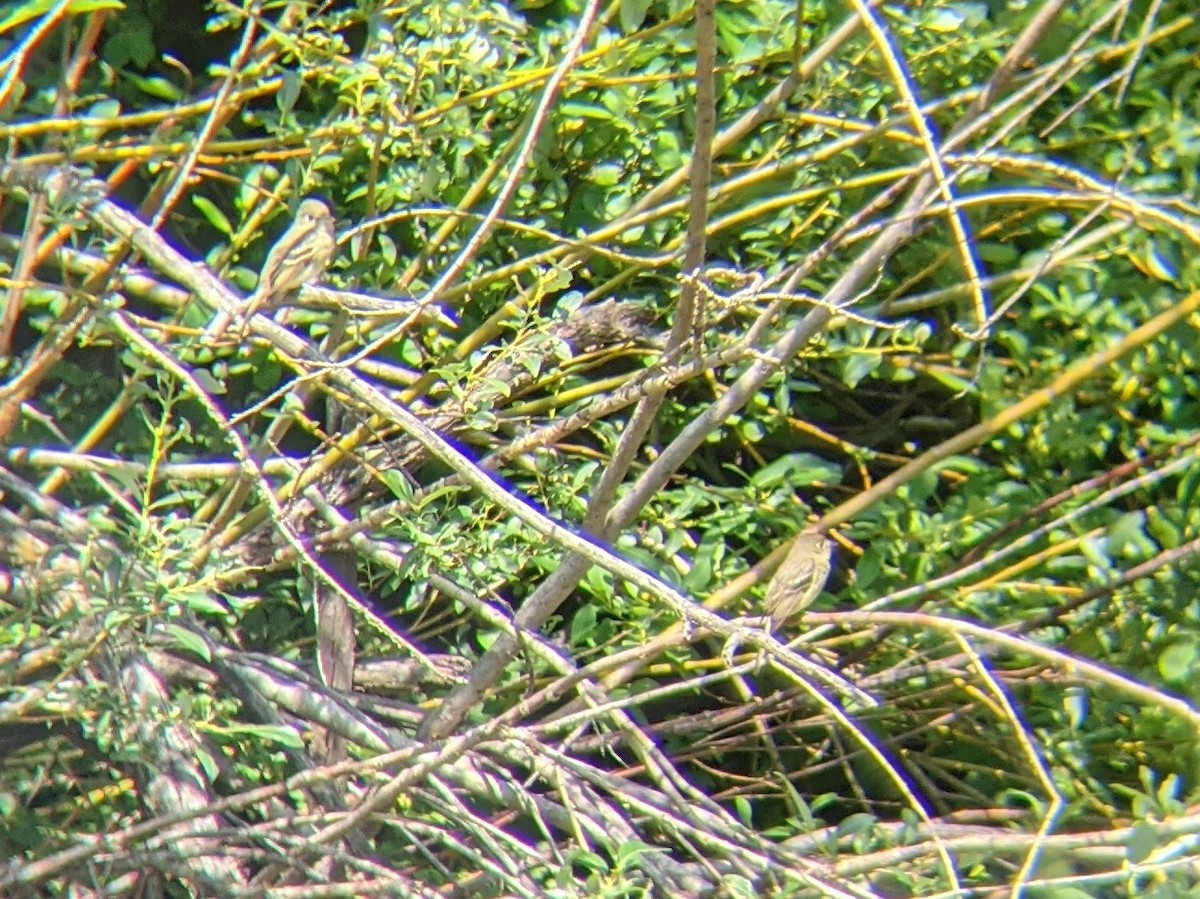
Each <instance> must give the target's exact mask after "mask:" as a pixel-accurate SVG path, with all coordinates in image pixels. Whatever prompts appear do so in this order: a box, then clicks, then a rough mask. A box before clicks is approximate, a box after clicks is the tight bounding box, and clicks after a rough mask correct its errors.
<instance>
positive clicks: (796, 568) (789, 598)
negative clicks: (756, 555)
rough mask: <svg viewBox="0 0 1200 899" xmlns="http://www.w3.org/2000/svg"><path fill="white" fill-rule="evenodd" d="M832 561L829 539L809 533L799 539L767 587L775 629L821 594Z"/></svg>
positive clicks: (768, 610)
mask: <svg viewBox="0 0 1200 899" xmlns="http://www.w3.org/2000/svg"><path fill="white" fill-rule="evenodd" d="M832 561H833V541H832V540H830V539H829V538H828V537H825V536H823V535H821V534H818V533H816V532H813V531H808V532H805V533H803V534H801V535H800V536H799V537H797V538H796V542H795V543H794V544H792V548H791V549H790V550H789V551H788V554H787V558H785V559H784V560H783V564H782V565H780V566H779V570H778V571H776V572H775V577H773V578H771V582H770V583H769V584H768V585H767V598H766V602H765V603H764V606H765V608H766V611H767V614H768V615H770V616H771V627H772V628H779V627H782V626H783V625H784V624H786V623H787V622H788V621H789V620H791V619H792V618H795V617H796V616H797V615H799V614H800V613H801V612H803V611H804V610H805V609H807V608H808V607H809V606H810V605H812V603H813V600H815V599H816V598H817V597H818V596H820V595H821V590H822V589H823V588H824V586H825V582H826V581H827V580H829V569H830V564H831V563H832Z"/></svg>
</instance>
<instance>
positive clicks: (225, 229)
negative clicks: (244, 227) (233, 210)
mask: <svg viewBox="0 0 1200 899" xmlns="http://www.w3.org/2000/svg"><path fill="white" fill-rule="evenodd" d="M192 205H193V206H195V207H196V208H197V209H199V210H200V214H201V215H202V216H204V217H205V218H206V219H207V220H208V223H209V224H210V225H212V226H213V227H214V228H216V229H217V230H218V231H220V232H221V233H222V234H224V235H225V236H227V237H228V236H231V235H232V234H233V226H232V225H230V224H229V219H227V218H226V217H225V213H223V212H222V211H221V210H220V209H218V208H217V207H216V205H215V204H214V203H213V202H212V201H211V200H209V199H208V198H207V197H202V196H200V195H199V194H192Z"/></svg>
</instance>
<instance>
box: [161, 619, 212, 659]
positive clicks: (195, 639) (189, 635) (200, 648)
mask: <svg viewBox="0 0 1200 899" xmlns="http://www.w3.org/2000/svg"><path fill="white" fill-rule="evenodd" d="M163 630H165V631H166V632H167V633H168V634H170V635H171V639H172V640H173V641H174V643H175V645H176V646H178V647H179V648H180V649H183V650H185V651H187V652H190V653H191V654H192V655H194V656H196V657H197V658H200V659H203V660H204V661H206V662H211V661H212V656H210V655H209V652H208V644H207V643H206V642H205V641H204V639H203V638H201V637H200V636H199V635H198V634H196V633H195V632H194V631H192V630H191V629H190V628H186V627H183V626H182V625H178V624H167V625H166V626H165V627H164V628H163Z"/></svg>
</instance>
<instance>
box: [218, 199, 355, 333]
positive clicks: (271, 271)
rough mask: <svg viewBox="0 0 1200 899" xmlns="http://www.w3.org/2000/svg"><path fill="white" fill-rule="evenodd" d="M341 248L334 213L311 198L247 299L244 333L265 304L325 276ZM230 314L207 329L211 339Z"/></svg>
mask: <svg viewBox="0 0 1200 899" xmlns="http://www.w3.org/2000/svg"><path fill="white" fill-rule="evenodd" d="M336 248H337V237H336V236H335V233H334V226H333V213H332V212H331V211H330V209H329V206H328V204H326V203H325V201H324V200H319V199H317V198H316V197H308V198H307V199H305V200H304V201H303V202H302V203H301V204H300V207H299V208H298V209H297V210H296V219H295V221H293V222H292V224H291V227H289V228H288V229H287V230H286V231H284V232H283V234H282V236H280V238H279V240H277V241H276V242H275V246H273V247H271V252H269V253H268V254H267V260H266V262H264V263H263V267H262V271H261V272H260V273H259V276H258V286H257V287H255V288H254V293H252V294H250V296H249V297H248V298H247V299H246V308H245V311H244V312H243V313H242V314H243V315H244V316H245V318H244V320H243V323H242V333H243V334H245V332H246V329H247V328H249V326H250V319H251V318H253V316H254V314H255V313H256V312H257V311H258V310H259V309H260V308H262V307H263V306H269V305H271V304H273V303H277V302H279V301H280V300H281V299H283V298H284V297H286V296H287V295H288V294H290V293H292V292H293V291H295V290H298V289H299V288H300V287H302V286H304V285H305V284H308V283H309V282H310V281H314V280H316V279H317V278H319V277H321V275H322V274H324V272H325V268H326V266H328V265H329V261H330V260H331V259H332V258H333V253H334V250H335V249H336ZM229 320H230V317H229V316H228V315H227V314H225V313H223V312H222V313H219V314H218V315H217V317H216V318H215V319H214V320H213V323H212V324H211V325H209V326H208V328H207V329H205V331H204V337H205V339H207V340H214V339H216V338H218V337H220V336H221V335H222V334H223V333H224V332H225V329H226V328H227V327H228V326H229Z"/></svg>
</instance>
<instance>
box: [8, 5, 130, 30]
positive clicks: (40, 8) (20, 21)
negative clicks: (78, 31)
mask: <svg viewBox="0 0 1200 899" xmlns="http://www.w3.org/2000/svg"><path fill="white" fill-rule="evenodd" d="M56 5H57V4H56V2H55V0H26V2H24V3H21V4H19V5H18V6H17V7H16V8H15V9H13V10H12V11H11V12H9V14H8V15H6V16H5V17H4V18H2V19H0V34H4V33H5V32H6V31H12V30H13V29H14V28H18V27H20V26H21V25H24V24H25V23H26V22H29V21H32V20H33V19H36V18H38V17H40V16H44V15H45V14H46V13H48V12H49V11H50V10H51V9H52V8H53V7H54V6H56ZM124 8H125V4H124V3H120V2H118V0H73V2H71V3H68V4H67V8H66V11H65V14H66V15H68V16H83V15H87V14H88V13H92V12H100V11H101V10H105V9H124Z"/></svg>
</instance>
